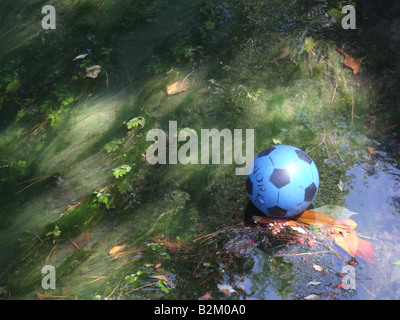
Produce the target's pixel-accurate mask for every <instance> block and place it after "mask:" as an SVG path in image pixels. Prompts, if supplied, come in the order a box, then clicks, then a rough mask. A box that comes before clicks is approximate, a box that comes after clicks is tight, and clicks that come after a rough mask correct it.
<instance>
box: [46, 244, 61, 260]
mask: <svg viewBox="0 0 400 320" xmlns="http://www.w3.org/2000/svg"><path fill="white" fill-rule="evenodd" d="M57 246H58V243H57V244H56V245H55V246H54V247H53V248H52V249H51V250H50V253H49V255H48V256H47V258H46V263H47V261H49V259H50V256H51V254H52V253H53V251H54V249H55V248H57Z"/></svg>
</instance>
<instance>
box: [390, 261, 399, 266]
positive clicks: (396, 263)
mask: <svg viewBox="0 0 400 320" xmlns="http://www.w3.org/2000/svg"><path fill="white" fill-rule="evenodd" d="M392 264H394V265H396V266H400V260H397V261H393V262H392Z"/></svg>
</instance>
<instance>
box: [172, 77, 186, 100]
mask: <svg viewBox="0 0 400 320" xmlns="http://www.w3.org/2000/svg"><path fill="white" fill-rule="evenodd" d="M189 87H190V81H189V79H188V78H184V79H183V80H180V81H176V82H174V83H173V84H170V85H169V86H167V87H166V91H167V94H168V95H170V96H171V95H173V94H177V93H180V92H182V91H186V90H187V89H189Z"/></svg>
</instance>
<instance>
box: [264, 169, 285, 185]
mask: <svg viewBox="0 0 400 320" xmlns="http://www.w3.org/2000/svg"><path fill="white" fill-rule="evenodd" d="M269 181H271V183H272V184H273V185H274V186H275V187H277V188H278V189H279V188H282V187H284V186H286V185H287V184H289V183H290V176H289V172H288V171H287V170H285V169H274V171H272V174H271V176H270V177H269Z"/></svg>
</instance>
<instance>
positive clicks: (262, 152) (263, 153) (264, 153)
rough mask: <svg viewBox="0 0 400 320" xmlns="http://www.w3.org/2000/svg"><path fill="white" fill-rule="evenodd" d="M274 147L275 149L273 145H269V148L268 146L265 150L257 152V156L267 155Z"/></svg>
mask: <svg viewBox="0 0 400 320" xmlns="http://www.w3.org/2000/svg"><path fill="white" fill-rule="evenodd" d="M275 149H276V148H275V147H270V148H268V149H265V150H263V151H261V152H260V153H259V154H258V157H259V158H261V157H265V156H267V155H269V154H270V153H271V152H272V151H274V150H275Z"/></svg>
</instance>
